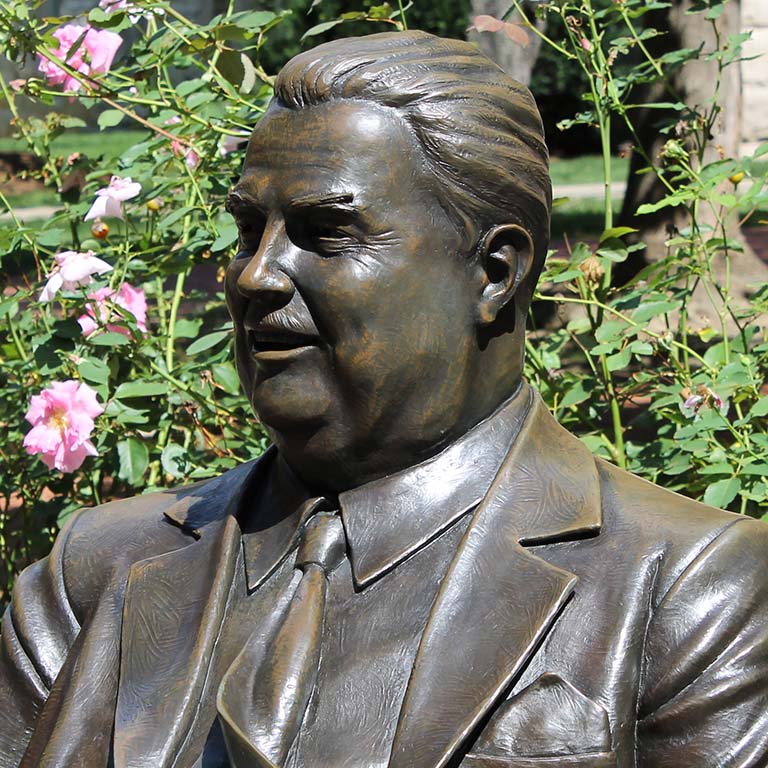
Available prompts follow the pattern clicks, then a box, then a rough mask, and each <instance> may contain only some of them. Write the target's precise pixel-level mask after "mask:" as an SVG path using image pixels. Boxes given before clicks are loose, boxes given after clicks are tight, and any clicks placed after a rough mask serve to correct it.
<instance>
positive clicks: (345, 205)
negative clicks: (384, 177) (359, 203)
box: [288, 192, 357, 213]
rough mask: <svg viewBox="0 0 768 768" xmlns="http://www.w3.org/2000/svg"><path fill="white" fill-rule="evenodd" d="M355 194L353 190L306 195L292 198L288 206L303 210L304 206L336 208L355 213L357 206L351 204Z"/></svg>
mask: <svg viewBox="0 0 768 768" xmlns="http://www.w3.org/2000/svg"><path fill="white" fill-rule="evenodd" d="M353 199H354V195H353V194H352V193H351V192H345V193H341V194H332V195H306V196H305V197H300V198H298V199H297V200H291V202H290V203H289V204H288V207H289V208H290V209H292V210H301V209H302V208H334V209H335V210H340V211H346V212H348V213H354V212H356V211H357V208H355V206H353V205H351V203H352V200H353Z"/></svg>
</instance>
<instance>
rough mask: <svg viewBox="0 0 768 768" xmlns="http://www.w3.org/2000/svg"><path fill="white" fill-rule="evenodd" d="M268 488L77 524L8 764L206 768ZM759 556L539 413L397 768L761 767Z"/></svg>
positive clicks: (493, 495)
mask: <svg viewBox="0 0 768 768" xmlns="http://www.w3.org/2000/svg"><path fill="white" fill-rule="evenodd" d="M256 472H257V469H255V468H254V464H253V463H251V464H246V465H243V466H241V467H239V468H237V469H235V470H233V471H231V472H229V473H227V474H226V475H224V476H222V477H220V478H217V479H215V480H211V481H207V482H204V483H201V484H198V485H196V486H192V487H190V488H187V489H182V490H179V491H175V492H163V493H157V494H150V495H147V496H140V497H137V498H134V499H130V500H126V501H118V502H114V503H112V504H108V505H105V506H104V507H100V508H97V509H88V510H84V511H82V512H80V513H79V514H77V516H76V517H75V518H74V519H73V520H72V521H71V522H70V523H69V524H68V525H67V526H66V528H65V530H64V531H62V533H61V535H60V536H59V538H58V540H57V542H56V545H55V547H54V550H53V551H52V553H51V555H50V556H49V557H48V558H46V559H45V560H43V561H41V562H39V563H36V564H35V565H33V566H31V567H30V568H28V569H27V570H26V571H25V572H24V573H23V574H22V575H21V577H20V578H19V580H18V583H17V586H16V589H15V591H14V596H13V603H12V607H11V608H10V609H9V610H8V612H7V613H6V616H5V619H4V623H3V626H2V649H1V651H0V768H11V767H13V768H16V767H17V766H24V768H38V767H39V768H54V767H55V768H72V767H73V766H82V767H83V768H86V767H87V768H102V766H108V765H109V766H111V765H114V766H115V767H116V768H140V767H141V768H149V767H151V768H192V767H193V766H199V765H200V761H199V757H200V754H201V751H202V749H203V745H204V743H205V740H206V737H207V734H208V732H209V729H210V727H211V724H212V722H213V721H214V719H215V716H216V711H215V693H216V689H217V687H218V682H219V680H220V678H221V676H222V674H223V670H222V669H221V668H220V667H218V666H217V665H216V664H215V663H213V662H212V659H215V653H214V649H215V648H216V642H217V638H218V637H219V632H220V628H221V624H222V616H223V613H224V607H225V605H226V602H227V599H228V594H229V591H230V587H231V584H232V583H233V571H234V565H235V562H236V561H237V552H238V547H239V546H240V530H239V526H238V524H237V521H236V520H235V518H234V517H233V514H232V510H233V509H235V508H236V505H237V503H238V499H239V498H240V497H241V496H242V494H244V493H247V489H248V485H249V482H253V477H254V476H255V473H256ZM171 519H173V520H175V521H176V522H171ZM179 521H180V524H179ZM766 553H768V527H766V526H765V525H764V524H763V523H760V522H757V521H755V520H751V519H745V518H741V517H738V516H736V515H732V514H729V513H726V512H722V511H719V510H715V509H711V508H709V507H705V506H703V505H701V504H698V503H695V502H692V501H690V500H688V499H685V498H683V497H681V496H678V495H676V494H672V493H669V492H667V491H664V490H662V489H660V488H658V487H655V486H653V485H651V484H649V483H647V482H645V481H643V480H640V479H638V478H636V477H634V476H631V475H629V474H627V473H625V472H622V471H621V470H619V469H617V468H616V467H614V466H611V465H609V464H607V463H605V462H603V461H601V460H596V459H595V458H594V457H593V456H592V455H591V454H590V453H589V451H587V449H586V448H585V447H584V446H583V445H582V443H581V442H580V441H579V440H577V439H576V438H574V437H573V436H571V435H569V434H568V433H567V432H566V431H565V430H563V429H562V428H561V427H559V426H558V425H557V424H556V422H555V421H554V420H553V419H552V417H551V416H550V415H549V413H548V412H547V410H546V408H545V406H544V405H543V403H542V402H541V400H540V399H539V398H538V396H536V397H535V398H534V402H533V406H532V408H531V410H530V412H529V414H528V415H527V417H526V420H525V422H524V424H523V427H522V430H521V433H520V434H519V436H518V438H517V440H516V441H515V443H514V445H513V447H512V449H511V451H510V453H509V455H508V456H507V458H506V460H505V462H504V463H503V465H502V467H501V469H500V471H499V473H498V475H497V477H496V479H495V480H494V483H493V485H492V486H491V488H490V490H489V492H488V494H487V496H486V498H485V499H484V501H483V502H482V503H481V504H480V506H479V507H478V508H477V509H476V510H475V512H474V513H473V519H472V521H471V523H470V525H469V527H468V529H467V531H466V533H465V535H464V538H463V539H462V542H461V544H460V546H459V549H458V551H457V552H456V555H455V557H454V559H453V562H452V563H451V565H450V567H449V570H448V572H447V574H446V576H445V578H444V580H443V583H442V586H441V587H440V590H439V592H438V595H437V598H436V600H435V603H434V605H433V608H432V611H431V615H430V618H429V621H428V623H427V626H426V628H425V630H424V632H423V635H422V638H421V641H420V646H419V651H418V654H417V657H416V660H415V663H414V666H413V671H412V674H411V678H410V681H409V684H408V688H407V692H406V695H405V698H404V701H403V704H402V708H401V711H400V716H399V721H398V725H397V731H396V736H395V741H394V746H393V750H392V754H391V758H390V762H389V768H439V767H442V766H456V765H461V766H464V767H465V768H537V767H541V768H544V766H550V767H551V766H558V767H561V766H563V767H571V768H573V767H575V766H579V767H584V768H586V767H587V766H589V767H590V768H607V767H608V766H619V767H626V768H629V767H630V766H640V767H643V766H649V767H650V766H652V767H653V768H661V767H663V766H669V767H670V768H673V767H674V768H682V767H684V766H691V767H693V766H696V768H702V767H704V766H717V767H718V768H725V767H726V766H728V767H731V766H734V767H735V766H766V765H768V612H767V611H766V607H767V606H768V567H766V565H767V557H766ZM282 554H283V552H279V553H278V552H275V553H274V557H275V559H277V558H279V557H280V556H282ZM266 560H268V558H267V559H265V563H266ZM265 567H267V566H265ZM307 768H315V767H314V766H312V767H310V766H308V767H307ZM317 768H332V767H331V766H323V767H319V766H318V767H317Z"/></svg>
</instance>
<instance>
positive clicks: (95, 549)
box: [58, 462, 254, 617]
mask: <svg viewBox="0 0 768 768" xmlns="http://www.w3.org/2000/svg"><path fill="white" fill-rule="evenodd" d="M253 466H254V463H253V462H248V463H246V464H242V465H240V466H238V467H236V468H235V469H232V470H229V471H228V472H225V473H224V474H222V475H220V476H218V477H216V478H212V479H210V480H204V481H201V482H199V483H195V484H193V485H189V486H184V487H182V488H176V489H170V490H164V491H157V492H152V493H147V494H144V495H141V496H134V497H131V498H128V499H118V500H116V501H112V502H109V503H107V504H102V505H100V506H98V507H91V508H88V509H84V510H81V511H80V512H78V513H76V516H75V517H74V519H72V520H71V522H70V523H69V525H68V526H67V527H66V529H65V530H63V531H62V533H61V534H60V536H61V537H63V538H65V540H64V541H63V542H62V546H61V547H60V550H59V552H58V556H59V557H60V558H61V572H62V574H63V586H64V589H65V590H66V592H67V596H68V598H69V601H70V603H71V605H72V608H73V610H74V612H75V614H76V615H78V617H80V616H82V615H83V614H85V613H87V612H88V609H89V607H90V606H91V605H92V603H93V602H94V601H96V600H97V599H98V597H99V595H100V594H101V593H102V591H103V590H104V588H105V587H106V586H107V584H108V583H111V582H114V580H115V579H116V578H117V579H120V578H121V576H122V575H123V574H124V575H125V576H127V573H128V571H129V570H130V568H131V566H132V565H133V564H134V563H136V562H138V561H140V560H146V559H147V558H151V557H155V556H158V555H162V554H165V553H166V552H171V551H173V550H175V549H179V548H180V547H184V546H187V545H188V544H190V543H191V542H192V541H193V540H194V538H195V535H196V528H197V527H198V524H199V525H202V524H205V523H207V522H211V521H212V520H214V519H218V518H221V517H224V516H225V515H227V514H229V513H230V511H231V505H232V503H233V502H235V501H236V499H237V498H238V497H239V495H240V493H241V492H242V486H243V485H244V484H245V481H246V480H247V479H248V477H249V476H250V474H251V471H252V469H253ZM195 520H196V521H198V522H196V523H195V522H192V521H195ZM188 523H189V524H188Z"/></svg>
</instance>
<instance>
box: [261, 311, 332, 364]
mask: <svg viewBox="0 0 768 768" xmlns="http://www.w3.org/2000/svg"><path fill="white" fill-rule="evenodd" d="M277 320H278V318H274V319H273V318H270V319H269V320H268V321H267V320H264V321H262V322H260V323H258V324H257V325H255V326H252V327H247V328H246V330H247V332H248V345H249V348H250V351H251V356H252V357H253V359H254V361H255V362H256V364H257V365H269V364H270V363H286V362H290V361H291V360H294V359H296V358H297V357H299V356H300V355H302V354H304V353H305V352H307V351H308V350H310V349H312V347H316V346H318V344H319V341H320V339H319V338H318V336H317V334H316V333H315V332H314V331H311V330H309V329H305V328H296V327H295V324H294V323H291V324H290V325H289V324H288V323H285V324H283V323H280V322H278V321H277Z"/></svg>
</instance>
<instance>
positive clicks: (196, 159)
mask: <svg viewBox="0 0 768 768" xmlns="http://www.w3.org/2000/svg"><path fill="white" fill-rule="evenodd" d="M171 149H172V150H173V154H174V155H176V156H177V157H181V156H182V155H183V156H184V162H185V163H186V165H187V168H189V170H190V171H194V170H195V168H197V166H198V165H199V164H200V155H198V154H197V152H195V150H194V149H192V148H191V147H190V148H189V149H187V150H186V151H185V150H184V145H183V144H182V143H181V142H180V141H179V140H178V139H174V140H173V141H172V142H171Z"/></svg>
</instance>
